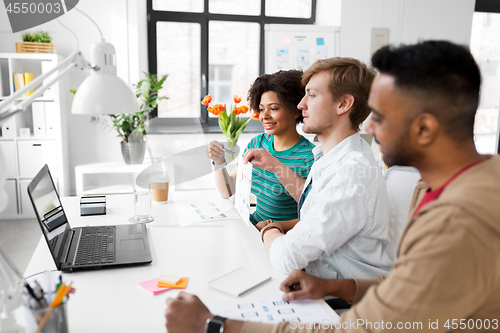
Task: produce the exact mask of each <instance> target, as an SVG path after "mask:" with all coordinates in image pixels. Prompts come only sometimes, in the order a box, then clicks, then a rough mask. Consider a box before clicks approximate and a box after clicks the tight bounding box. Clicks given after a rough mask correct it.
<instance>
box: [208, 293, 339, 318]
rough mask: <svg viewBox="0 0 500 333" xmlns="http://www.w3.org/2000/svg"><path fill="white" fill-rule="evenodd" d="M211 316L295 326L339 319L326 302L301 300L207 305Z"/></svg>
mask: <svg viewBox="0 0 500 333" xmlns="http://www.w3.org/2000/svg"><path fill="white" fill-rule="evenodd" d="M207 306H208V308H209V309H210V311H211V312H212V313H216V314H217V315H219V316H223V317H227V318H231V319H238V320H251V321H258V322H261V323H279V322H281V321H289V322H294V323H302V324H304V323H323V324H335V323H336V322H338V320H339V316H338V315H337V314H336V313H335V311H328V313H327V311H326V310H325V308H324V306H328V305H327V304H326V303H325V302H324V301H323V300H301V301H293V302H284V301H282V300H281V297H279V296H274V297H265V298H255V299H237V300H234V301H227V302H223V303H222V302H221V303H214V304H207Z"/></svg>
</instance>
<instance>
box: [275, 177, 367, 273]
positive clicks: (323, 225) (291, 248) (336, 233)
mask: <svg viewBox="0 0 500 333" xmlns="http://www.w3.org/2000/svg"><path fill="white" fill-rule="evenodd" d="M318 184H319V183H318ZM356 186H357V185H356V180H355V179H353V178H351V179H349V178H346V177H337V176H332V177H331V178H330V179H329V180H328V181H327V183H325V184H324V186H323V188H322V189H320V190H319V191H318V192H316V190H315V189H314V185H313V191H315V192H314V196H313V197H312V198H311V194H312V193H311V194H309V196H308V198H307V199H306V203H307V200H311V201H312V202H313V203H312V204H308V207H307V208H306V210H305V211H302V212H301V220H300V221H299V223H297V224H296V225H295V227H294V228H293V229H292V230H290V231H289V232H287V233H286V235H284V236H282V237H278V238H276V239H275V240H274V242H273V243H272V245H271V248H270V251H269V259H270V261H271V265H272V266H273V267H274V268H275V269H276V270H277V271H279V272H280V273H283V274H290V273H291V272H292V271H293V270H294V269H303V268H305V267H306V266H307V265H308V263H309V262H311V261H314V260H316V259H318V258H319V257H320V256H321V255H322V254H325V255H327V256H329V255H331V254H332V253H333V252H335V251H336V250H337V249H338V248H340V247H341V246H342V245H344V244H345V243H346V242H347V241H348V240H349V239H351V238H352V237H353V236H355V235H356V234H358V233H359V232H360V231H361V230H362V229H363V228H364V227H365V225H366V223H367V220H368V215H367V208H365V207H366V202H365V196H364V195H357V194H356V191H355V190H354V189H356V188H357V187H356ZM305 205H306V204H304V206H303V207H305Z"/></svg>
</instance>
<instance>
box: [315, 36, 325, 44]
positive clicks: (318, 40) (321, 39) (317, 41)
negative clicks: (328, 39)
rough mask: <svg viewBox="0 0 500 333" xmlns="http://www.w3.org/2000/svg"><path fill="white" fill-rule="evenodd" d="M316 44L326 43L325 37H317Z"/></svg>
mask: <svg viewBox="0 0 500 333" xmlns="http://www.w3.org/2000/svg"><path fill="white" fill-rule="evenodd" d="M316 45H325V40H324V39H323V37H319V38H316Z"/></svg>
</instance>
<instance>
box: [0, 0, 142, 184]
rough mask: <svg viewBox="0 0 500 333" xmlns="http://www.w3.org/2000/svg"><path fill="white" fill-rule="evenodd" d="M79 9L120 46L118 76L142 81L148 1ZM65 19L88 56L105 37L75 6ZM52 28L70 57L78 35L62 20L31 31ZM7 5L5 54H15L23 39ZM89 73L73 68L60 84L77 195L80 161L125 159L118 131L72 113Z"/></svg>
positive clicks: (2, 16) (93, 3)
mask: <svg viewBox="0 0 500 333" xmlns="http://www.w3.org/2000/svg"><path fill="white" fill-rule="evenodd" d="M77 8H78V9H80V10H82V11H83V12H85V13H86V14H87V15H89V16H90V17H91V18H92V19H93V20H94V21H95V22H96V23H97V24H98V25H99V27H100V29H101V31H102V33H103V36H104V38H105V39H106V41H107V42H110V43H111V44H113V45H114V47H115V49H116V58H117V71H118V76H119V77H120V78H122V79H123V80H124V81H125V82H126V83H127V84H129V85H131V84H132V83H136V82H137V81H139V80H140V79H141V78H142V77H143V75H142V73H143V72H144V71H147V26H146V1H142V0H127V1H123V0H106V1H98V0H85V1H80V2H79V3H78V5H77ZM60 20H61V21H62V22H63V23H64V24H65V25H67V26H68V27H69V28H70V29H71V30H73V32H74V33H75V34H76V35H77V36H78V39H79V49H80V50H81V52H82V54H83V56H84V57H85V58H86V59H89V57H88V55H89V49H90V45H91V44H92V43H95V42H99V41H100V35H99V32H98V30H97V28H96V27H95V26H94V24H93V23H92V22H90V21H89V20H88V19H87V18H86V17H85V16H83V15H82V14H81V13H79V12H77V11H75V10H71V11H70V12H68V13H67V14H65V15H64V16H62V17H61V18H60ZM38 30H44V31H48V32H49V33H50V35H51V36H52V37H53V40H52V42H53V43H54V44H55V45H56V47H57V53H58V54H59V55H61V56H62V57H66V56H68V55H69V54H70V53H71V52H72V51H73V50H74V49H75V47H76V41H75V39H74V37H73V35H72V34H71V33H70V32H68V31H67V30H66V29H65V28H63V27H62V26H61V25H60V24H59V23H58V22H57V21H55V20H54V21H51V22H48V23H45V24H43V25H40V26H38V27H35V28H33V29H30V31H38ZM10 31H11V29H10V25H9V23H8V18H7V13H6V12H5V7H4V6H3V5H0V52H15V43H16V42H19V41H21V33H16V34H13V33H11V32H10ZM86 75H87V74H86V73H83V72H80V71H77V70H74V71H73V72H72V73H71V74H70V75H68V76H66V77H65V79H64V80H63V81H62V82H61V83H62V84H61V88H60V91H61V94H66V96H64V97H65V98H64V100H66V101H67V102H66V103H65V104H64V105H62V108H63V112H66V115H67V117H66V119H67V127H66V131H67V134H68V137H67V139H68V147H69V149H68V150H69V151H68V155H69V156H68V157H69V158H68V164H69V166H68V170H66V172H69V174H70V184H71V186H70V193H75V185H74V183H75V182H74V168H75V166H76V165H79V164H88V163H97V162H107V161H116V160H121V159H122V157H121V151H120V139H119V138H117V137H116V134H115V132H114V131H110V130H107V129H106V130H104V129H102V128H101V127H99V126H96V125H94V124H92V123H91V122H90V117H89V116H80V115H73V114H71V113H70V111H71V102H72V97H73V96H72V94H71V93H70V92H69V89H77V88H78V86H79V85H80V83H81V82H82V81H83V80H84V78H85V77H86Z"/></svg>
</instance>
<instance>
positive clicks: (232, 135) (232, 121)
mask: <svg viewBox="0 0 500 333" xmlns="http://www.w3.org/2000/svg"><path fill="white" fill-rule="evenodd" d="M233 101H234V104H233V103H231V108H230V110H229V114H228V112H227V111H226V105H225V104H215V105H212V104H210V103H211V102H212V97H211V96H210V95H206V96H205V98H203V101H201V104H202V105H206V106H207V110H208V112H210V113H212V114H213V115H216V116H217V117H218V118H219V127H220V129H221V130H222V133H224V135H225V136H226V138H227V142H228V143H229V145H230V146H235V145H236V143H237V142H238V137H239V136H240V134H241V133H242V132H243V131H244V130H245V127H247V125H248V123H249V122H250V120H252V118H253V119H255V118H254V117H252V118H247V119H241V117H239V115H240V114H244V113H247V112H248V106H245V105H242V106H238V103H240V102H241V97H239V96H237V95H234V97H233Z"/></svg>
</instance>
